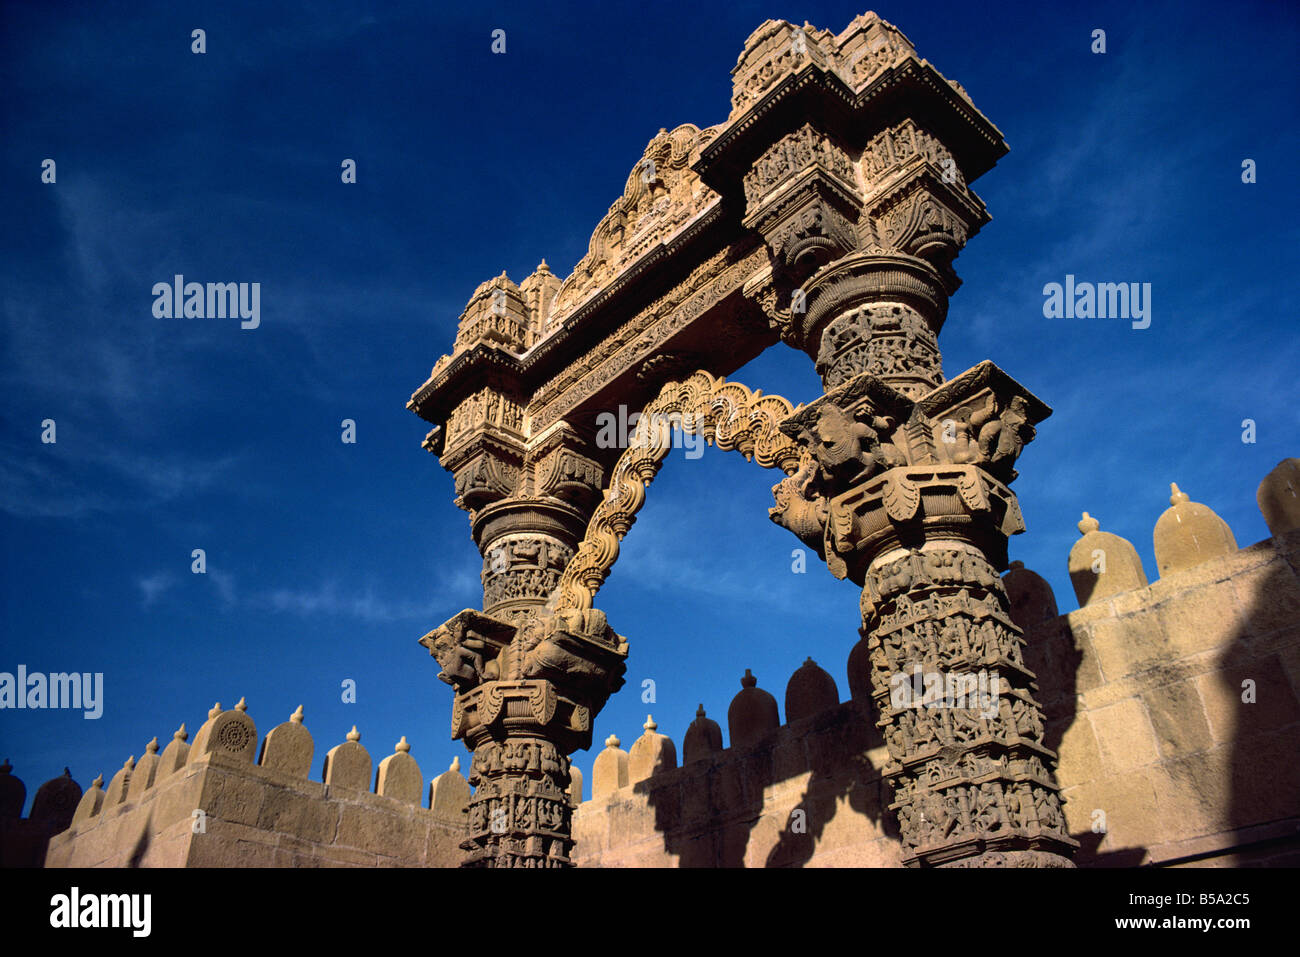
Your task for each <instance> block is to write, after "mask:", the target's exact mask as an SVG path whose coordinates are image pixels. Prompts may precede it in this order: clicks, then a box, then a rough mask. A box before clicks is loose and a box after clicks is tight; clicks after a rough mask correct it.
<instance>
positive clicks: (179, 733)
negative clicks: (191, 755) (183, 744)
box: [172, 721, 190, 741]
mask: <svg viewBox="0 0 1300 957" xmlns="http://www.w3.org/2000/svg"><path fill="white" fill-rule="evenodd" d="M189 738H190V733H189V732H188V731H186V730H185V722H184V721H182V722H181V726H180V727H179V728H177V729H176V732H175V733H174V734H173V735H172V740H174V741H188V740H189Z"/></svg>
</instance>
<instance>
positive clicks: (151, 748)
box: [144, 735, 158, 754]
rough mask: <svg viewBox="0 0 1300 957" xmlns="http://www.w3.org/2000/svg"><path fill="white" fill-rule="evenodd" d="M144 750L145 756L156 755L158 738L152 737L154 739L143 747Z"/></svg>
mask: <svg viewBox="0 0 1300 957" xmlns="http://www.w3.org/2000/svg"><path fill="white" fill-rule="evenodd" d="M144 750H145V753H146V754H157V753H158V737H157V736H156V735H155V736H154V739H153V740H152V741H150V742H149V743H148V744H146V745H145V746H144Z"/></svg>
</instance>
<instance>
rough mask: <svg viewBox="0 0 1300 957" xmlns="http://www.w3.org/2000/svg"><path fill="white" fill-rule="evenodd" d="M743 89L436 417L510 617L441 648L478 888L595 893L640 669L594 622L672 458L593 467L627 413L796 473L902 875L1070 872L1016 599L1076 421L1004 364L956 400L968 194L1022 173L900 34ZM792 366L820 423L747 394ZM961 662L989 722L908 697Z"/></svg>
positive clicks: (788, 59) (618, 458)
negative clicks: (1011, 568) (814, 390)
mask: <svg viewBox="0 0 1300 957" xmlns="http://www.w3.org/2000/svg"><path fill="white" fill-rule="evenodd" d="M731 73H732V98H731V103H730V112H729V115H728V116H727V118H726V120H725V122H722V123H719V124H717V125H714V126H709V127H704V128H700V127H698V126H695V125H694V124H689V123H687V124H683V125H681V126H678V127H676V128H675V129H673V130H672V131H671V132H670V131H668V130H660V131H659V133H658V134H657V135H656V136H654V137H653V138H652V139H651V140H650V142H649V144H648V145H647V147H646V149H645V152H644V154H643V155H642V157H641V158H640V160H638V161H637V163H636V164H634V165H633V167H632V169H631V171H630V172H629V174H628V179H627V183H626V186H625V188H624V191H623V195H622V196H620V197H619V198H618V199H616V200H615V202H614V204H613V205H612V206H611V207H610V210H609V213H608V214H607V215H606V216H605V217H604V218H603V219H602V220H601V222H600V223H599V224H598V225H597V226H596V228H595V230H594V231H593V234H592V238H591V242H590V244H589V247H588V251H587V254H586V255H585V256H584V257H583V258H582V260H581V261H580V262H579V263H578V264H577V266H576V267H575V268H574V270H573V272H572V273H571V274H570V275H569V276H568V277H560V276H557V275H555V274H553V273H552V272H551V271H550V268H549V267H548V266H547V265H546V263H545V261H543V262H542V263H541V265H539V266H538V268H537V269H536V270H535V271H534V272H533V273H532V275H530V276H528V277H527V278H525V279H524V280H523V281H522V282H520V283H518V284H516V283H515V282H513V281H512V280H510V279H509V277H507V276H506V275H505V274H504V273H503V274H502V275H501V276H498V277H496V278H494V279H491V280H489V281H488V282H485V283H483V284H481V285H480V286H479V287H478V288H477V289H476V290H475V292H474V295H473V296H472V297H471V298H470V301H469V303H468V304H467V305H466V308H465V311H464V313H463V314H462V315H461V317H460V322H459V327H458V331H457V335H456V339H455V344H454V346H453V349H452V352H451V354H450V355H444V356H442V357H441V358H439V359H438V361H437V362H436V363H435V364H434V366H433V369H432V372H431V373H430V376H429V378H428V380H427V381H426V382H425V383H424V384H423V385H422V386H420V388H419V389H417V390H416V392H415V394H414V395H412V396H411V400H410V402H409V403H408V407H409V408H410V409H411V410H412V411H414V412H415V413H416V414H418V415H419V416H421V417H422V418H423V419H425V420H426V421H427V422H429V423H430V425H431V426H432V428H431V430H430V431H429V433H428V435H427V436H426V438H425V441H424V447H425V448H427V449H428V450H429V451H430V452H432V453H434V454H435V455H437V456H438V457H439V459H440V461H441V463H442V465H443V466H444V467H445V468H447V469H449V470H450V471H452V472H453V473H454V474H455V476H456V495H457V498H456V504H457V505H458V506H460V507H461V508H464V509H465V510H466V511H467V512H468V513H469V517H470V523H471V529H472V533H473V535H474V539H475V541H476V542H477V544H478V546H479V549H480V552H481V554H482V556H483V570H482V577H483V585H484V600H483V608H482V609H481V610H479V609H466V610H464V611H462V612H460V613H459V614H457V615H454V616H452V618H450V619H449V620H448V621H447V622H445V623H443V624H442V625H439V626H438V627H437V628H435V629H434V630H433V631H431V632H430V633H429V634H427V635H425V636H424V638H422V639H421V643H422V644H424V645H425V647H427V648H428V649H429V651H430V653H431V654H432V655H434V657H436V658H437V660H438V663H439V665H440V667H441V672H440V674H439V677H440V678H441V679H442V680H443V681H445V682H447V683H448V684H451V685H452V686H453V687H454V689H455V697H454V699H453V703H452V715H453V736H455V737H458V738H463V739H464V740H465V742H466V744H467V746H468V747H470V749H471V750H473V752H474V762H473V765H472V767H471V771H470V780H471V783H472V784H475V785H476V788H477V789H476V792H475V796H474V805H473V807H472V812H473V813H472V814H471V820H472V821H474V822H477V824H476V825H475V826H474V827H473V828H472V831H471V834H470V836H469V838H468V839H467V841H466V842H465V844H464V845H463V846H464V847H465V849H466V851H467V856H466V861H467V863H470V864H478V865H485V866H515V865H522V866H560V865H564V864H567V863H568V862H569V851H570V848H571V845H572V839H571V830H570V814H571V808H570V806H569V803H568V800H567V797H566V795H565V788H566V787H567V785H568V781H569V763H568V762H569V759H568V755H569V754H570V753H572V752H573V751H574V750H576V749H580V748H586V747H588V746H589V745H590V743H591V724H592V720H593V719H594V717H595V715H596V714H597V713H598V712H599V710H600V708H601V707H602V706H603V705H604V703H605V701H606V700H607V699H608V697H609V695H610V694H612V693H614V692H615V691H617V690H618V688H619V687H620V686H621V685H622V683H623V677H622V676H623V672H624V670H625V665H624V658H625V656H626V653H627V641H626V640H625V639H623V638H622V637H621V636H620V635H618V634H617V633H616V632H615V631H614V630H613V629H612V628H611V627H610V623H609V622H608V621H606V619H605V616H604V614H603V613H602V612H601V611H600V610H599V609H597V608H596V607H595V606H594V601H593V599H594V596H595V594H596V592H597V591H598V589H599V588H600V586H601V584H602V583H603V581H604V579H605V576H606V575H607V574H608V572H609V569H610V568H611V566H612V565H613V563H614V561H615V560H616V559H617V557H618V551H619V542H620V540H621V538H622V536H623V535H625V534H626V533H627V531H628V529H629V528H630V526H631V524H632V522H633V520H634V519H635V515H636V512H637V510H638V509H639V508H640V507H641V505H642V504H643V502H644V499H645V490H646V486H647V485H648V484H649V482H650V481H651V480H652V479H653V478H654V476H655V474H656V472H657V470H658V467H659V465H660V463H661V462H662V459H663V457H664V454H665V452H666V451H667V446H666V443H665V442H664V441H663V440H664V438H665V437H666V436H664V435H662V434H658V435H650V436H648V437H647V441H646V442H644V443H638V444H637V445H635V446H634V447H633V448H629V449H626V450H621V449H616V448H615V449H611V448H605V447H603V446H602V443H600V442H597V441H596V430H595V428H594V423H595V421H596V420H597V418H598V416H599V414H600V413H601V412H602V411H608V410H611V409H614V408H617V407H623V408H637V409H644V410H645V412H646V413H648V414H650V415H652V416H653V415H661V416H671V415H677V416H679V417H680V421H681V423H682V427H683V428H689V429H691V430H699V431H701V432H702V433H703V434H704V435H705V436H706V437H707V438H712V439H713V440H714V441H715V442H716V443H717V444H719V445H720V446H722V447H723V448H734V449H736V450H738V451H740V452H742V453H744V454H746V455H749V456H752V457H753V458H755V459H756V460H757V461H758V462H759V464H760V465H764V466H766V467H769V468H771V467H776V468H780V469H781V470H782V471H783V472H784V473H785V477H784V478H783V479H782V480H781V481H780V482H779V483H778V484H777V485H776V487H775V488H774V489H773V494H774V499H775V501H774V507H773V508H772V510H771V513H770V514H771V517H772V518H773V519H774V520H775V521H777V522H778V523H779V524H781V525H783V526H785V527H786V528H788V529H789V530H790V531H791V532H793V533H794V534H795V535H797V536H798V537H799V538H800V539H801V540H802V541H804V542H806V543H807V544H808V545H810V546H811V547H812V548H814V549H815V550H816V552H817V554H818V555H819V556H821V557H822V558H824V559H825V561H826V563H827V566H828V568H829V569H830V570H831V572H832V573H833V574H835V575H837V576H838V577H841V578H848V579H850V580H852V581H854V582H855V583H857V584H858V585H860V586H861V587H862V589H863V591H862V603H861V607H862V620H861V621H860V622H859V623H858V624H859V631H860V633H861V634H862V635H863V636H864V639H865V641H866V643H867V647H868V650H869V658H870V662H871V675H870V683H871V687H872V698H873V700H874V702H875V704H876V707H877V709H878V712H879V715H880V724H881V727H882V728H883V729H884V731H885V739H886V741H887V742H888V744H889V749H890V757H891V762H892V763H891V764H890V766H889V767H888V768H886V770H885V777H886V778H887V779H888V780H889V782H890V783H891V784H892V786H893V789H894V797H895V802H894V804H893V805H892V806H891V807H892V809H893V810H894V812H895V813H896V815H897V817H898V820H899V824H900V828H901V831H902V840H903V845H904V851H905V853H904V860H905V862H906V863H908V864H912V865H916V866H930V865H959V866H967V865H971V864H976V865H997V866H1002V865H1017V866H1021V865H1032V866H1037V865H1050V866H1059V865H1062V864H1068V863H1069V854H1070V852H1071V849H1072V847H1073V846H1075V845H1074V842H1073V841H1072V840H1071V839H1070V837H1069V835H1068V834H1067V833H1065V830H1064V818H1063V816H1062V814H1061V812H1060V806H1059V799H1058V794H1057V785H1056V782H1055V779H1054V777H1053V767H1054V765H1053V762H1054V755H1053V754H1052V753H1051V752H1050V751H1049V750H1047V749H1046V748H1045V747H1044V746H1043V743H1042V714H1041V709H1039V706H1038V704H1037V702H1036V700H1035V698H1034V676H1033V675H1032V674H1031V673H1030V672H1028V671H1027V670H1026V669H1025V667H1024V663H1023V658H1022V656H1021V654H1020V645H1021V644H1022V643H1023V636H1022V635H1021V633H1020V631H1019V629H1018V628H1016V626H1015V625H1014V623H1012V622H1011V620H1010V618H1009V616H1008V614H1007V608H1008V602H1007V600H1006V595H1005V592H1004V591H1003V589H1002V586H1001V581H1000V579H999V577H998V574H997V572H998V571H999V570H1000V569H1002V568H1004V567H1005V566H1006V537H1007V535H1009V534H1014V533H1015V532H1017V531H1019V530H1020V529H1021V522H1020V513H1019V509H1018V506H1017V504H1016V499H1015V496H1014V494H1013V493H1012V492H1011V491H1010V489H1009V487H1008V486H1009V484H1010V483H1011V482H1012V480H1013V479H1014V478H1015V476H1016V470H1015V462H1016V459H1017V457H1018V456H1019V454H1020V452H1021V450H1022V449H1023V448H1024V446H1025V445H1026V443H1028V442H1029V441H1030V440H1032V438H1033V437H1034V434H1035V426H1036V425H1037V423H1039V422H1040V421H1042V420H1043V419H1044V418H1046V417H1047V415H1048V414H1050V410H1049V409H1048V408H1047V406H1046V405H1044V404H1043V403H1042V402H1041V401H1039V400H1038V399H1037V398H1036V397H1034V396H1033V395H1032V394H1031V393H1029V392H1028V391H1027V390H1026V389H1024V388H1023V387H1022V386H1020V385H1019V384H1018V383H1016V382H1015V381H1014V380H1013V379H1011V378H1010V377H1009V376H1007V375H1006V374H1005V373H1003V372H1002V371H1001V370H1000V369H998V368H997V367H996V366H995V365H993V364H992V363H991V362H983V363H980V364H979V365H978V366H976V367H974V368H972V369H969V370H967V371H966V372H964V373H961V374H960V375H958V376H956V377H954V378H951V379H948V378H946V377H945V374H944V371H943V367H942V361H941V356H940V352H939V348H938V341H937V337H938V335H939V332H940V330H941V329H942V327H943V324H944V322H945V320H946V318H947V315H948V300H949V297H950V296H952V295H953V294H954V293H955V292H956V290H957V288H958V286H959V285H960V281H959V280H958V278H957V275H956V272H955V270H954V268H953V261H954V259H955V258H956V256H957V255H958V253H959V252H960V250H961V249H962V247H963V246H964V245H965V243H966V242H967V241H968V240H970V239H971V238H972V237H974V236H975V235H976V233H977V232H978V231H979V229H980V228H981V227H982V226H983V225H984V224H985V223H987V222H988V220H989V215H988V213H987V211H986V210H985V208H984V204H983V203H982V202H981V201H980V199H979V197H978V196H976V195H975V193H974V192H973V191H972V190H971V188H970V184H971V183H973V182H974V181H975V180H976V179H978V178H979V177H980V176H981V175H983V174H984V173H986V172H987V171H988V170H990V169H991V168H992V167H993V166H994V164H995V163H996V162H997V160H998V159H999V158H1000V157H1001V156H1002V155H1003V154H1004V153H1005V152H1006V149H1007V148H1006V144H1005V143H1004V142H1003V140H1002V135H1001V133H1000V132H999V131H998V129H997V127H995V126H994V125H993V124H992V123H991V122H990V121H989V120H988V119H987V118H986V117H985V116H984V115H983V114H982V113H980V111H979V110H978V109H976V107H975V106H974V104H973V103H972V102H971V99H970V97H969V96H968V95H967V93H966V91H965V90H964V89H963V88H962V87H961V85H960V84H958V83H956V82H953V81H951V80H948V79H947V78H946V77H944V76H943V75H942V74H941V73H939V71H938V70H937V69H935V67H934V66H933V65H932V64H930V63H929V62H928V61H926V60H924V59H922V58H920V57H919V56H918V55H917V53H916V51H915V50H914V48H913V47H912V45H911V43H910V41H909V40H908V39H907V37H906V36H904V35H903V33H902V32H901V31H900V30H898V29H897V28H896V27H894V26H893V25H892V24H889V23H886V22H885V21H884V20H881V19H880V18H879V17H878V16H876V15H875V14H871V13H868V14H863V15H862V16H859V17H857V18H855V19H854V20H853V21H852V22H851V23H850V24H849V25H848V26H847V27H846V28H845V29H844V30H842V31H841V32H840V33H838V34H836V33H833V32H831V31H830V30H824V29H818V28H815V27H812V26H811V25H809V24H805V25H804V26H803V27H796V26H795V25H793V24H790V23H787V22H786V21H784V20H769V21H767V22H766V23H764V24H762V25H761V26H760V27H759V28H758V29H757V30H755V31H754V33H752V34H751V35H750V36H749V38H748V39H747V40H746V41H745V43H744V47H743V50H742V51H741V54H740V57H739V59H738V61H737V63H736V65H735V67H734V69H733V70H732V71H731ZM778 341H783V342H785V343H786V344H788V345H790V346H792V347H794V348H796V349H798V350H801V351H803V352H804V353H806V354H807V355H808V356H809V358H810V359H811V360H812V361H813V362H814V365H815V368H816V371H817V373H818V375H819V376H820V378H821V381H822V386H823V389H824V394H823V395H822V396H820V397H819V398H817V399H816V400H814V401H813V402H811V403H809V404H808V405H807V406H800V407H799V408H792V407H791V406H790V404H789V403H788V402H786V401H785V400H784V399H781V398H780V397H778V396H763V395H761V394H760V393H758V392H751V391H750V390H749V389H748V388H746V387H745V386H742V385H739V384H738V383H734V382H727V381H726V380H725V378H723V377H725V376H728V375H731V374H732V373H734V372H735V370H736V369H738V368H740V367H741V366H743V365H744V364H745V363H747V362H748V361H749V360H750V359H752V358H754V357H755V356H757V355H758V354H759V353H761V352H762V351H763V350H765V349H767V348H768V347H770V346H772V345H774V344H776V343H777V342H778ZM692 370H698V371H692ZM684 372H689V373H690V374H687V375H685V376H684V377H683V375H682V374H683V373H684ZM688 416H689V419H688ZM935 662H938V663H940V664H941V665H942V666H943V667H944V668H945V669H954V670H960V669H973V668H984V669H989V668H993V669H996V670H997V674H998V676H999V680H998V681H997V682H995V684H996V687H997V689H998V690H997V698H998V700H997V702H996V707H995V708H993V709H992V712H991V716H976V717H972V716H971V715H970V714H966V713H961V712H960V709H959V710H958V711H954V712H952V713H951V714H948V713H947V712H944V713H941V714H940V715H939V716H938V717H936V716H935V715H932V714H929V713H925V712H918V711H916V710H912V709H908V708H905V707H898V706H897V703H896V702H895V701H894V700H893V698H892V696H891V685H890V678H891V675H893V674H895V673H898V672H899V671H900V670H906V669H910V668H911V667H913V666H917V667H919V666H922V665H923V664H933V663H935ZM491 821H501V822H504V823H503V824H502V826H501V827H499V828H498V827H488V826H487V824H486V823H485V822H491Z"/></svg>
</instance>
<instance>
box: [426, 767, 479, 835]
mask: <svg viewBox="0 0 1300 957" xmlns="http://www.w3.org/2000/svg"><path fill="white" fill-rule="evenodd" d="M472 796H473V794H472V792H471V791H470V788H469V782H468V781H466V780H465V776H464V775H463V774H461V773H460V758H458V757H457V758H453V759H452V762H451V767H450V768H448V769H447V770H446V771H443V772H442V774H440V775H438V776H437V777H436V778H434V779H433V780H432V781H430V782H429V809H430V810H431V811H433V812H434V813H435V814H437V815H438V816H439V817H442V818H446V819H448V820H454V821H462V820H464V818H465V815H466V814H467V813H468V812H469V800H470V798H471V797H472Z"/></svg>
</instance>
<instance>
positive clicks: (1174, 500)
mask: <svg viewBox="0 0 1300 957" xmlns="http://www.w3.org/2000/svg"><path fill="white" fill-rule="evenodd" d="M1169 493H1170V494H1169V504H1170V505H1177V504H1178V503H1179V502H1190V501H1191V500H1192V499H1191V496H1189V495H1188V494H1187V493H1186V492H1184V491H1183V490H1182V489H1180V488H1179V487H1178V483H1177V482H1170V483H1169Z"/></svg>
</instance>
